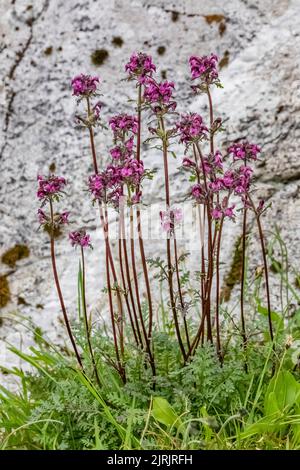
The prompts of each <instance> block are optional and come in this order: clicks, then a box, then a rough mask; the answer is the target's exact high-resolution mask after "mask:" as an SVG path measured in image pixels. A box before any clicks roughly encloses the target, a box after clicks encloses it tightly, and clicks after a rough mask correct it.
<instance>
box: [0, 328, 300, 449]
mask: <svg viewBox="0 0 300 470" xmlns="http://www.w3.org/2000/svg"><path fill="white" fill-rule="evenodd" d="M100 333H101V332H98V334H96V335H94V337H93V342H94V348H95V351H96V357H97V364H98V368H99V375H100V379H101V382H102V385H101V388H99V387H98V386H97V385H96V382H95V381H94V380H93V379H91V380H89V379H88V378H87V376H85V375H84V374H83V373H82V372H81V371H80V370H78V368H77V367H76V365H75V362H74V360H73V358H72V357H71V356H68V355H67V354H66V353H64V354H62V353H61V352H60V351H59V350H58V349H57V348H55V347H54V346H53V345H51V344H49V343H48V342H47V341H46V340H45V339H43V338H42V336H40V335H39V336H38V344H37V346H36V347H32V348H31V350H30V353H28V354H25V353H23V352H21V351H18V350H16V349H15V348H12V347H11V350H12V351H13V352H14V353H15V354H17V355H18V356H20V357H21V358H22V359H23V360H25V361H26V362H28V363H30V364H31V366H33V368H34V370H33V372H32V373H24V372H22V370H21V369H18V368H14V369H12V370H7V369H3V372H4V373H6V374H13V375H15V376H17V377H18V378H19V380H20V388H19V390H18V392H11V391H9V390H8V389H7V388H5V387H4V386H0V402H1V411H0V430H1V431H0V432H1V442H2V443H1V449H72V450H74V449H114V450H115V449H152V450H154V449H171V450H172V449H299V448H300V383H299V373H298V372H296V371H294V372H293V368H294V367H293V361H292V355H293V349H292V348H288V349H286V348H285V347H284V344H283V343H282V342H280V341H278V343H277V346H276V350H277V356H276V359H275V360H276V374H275V376H273V378H272V363H273V360H272V357H273V353H272V347H271V345H270V343H262V344H260V345H259V348H258V343H255V342H252V343H250V344H249V346H248V351H247V357H248V364H249V371H248V373H246V372H245V369H244V360H245V357H244V356H243V354H242V353H241V352H240V351H241V348H240V347H239V345H237V346H236V347H232V348H231V350H230V352H228V354H227V357H226V359H225V362H224V364H223V366H221V365H220V363H219V359H218V358H217V356H216V354H215V350H214V348H213V347H212V346H210V345H206V346H204V347H203V348H200V349H198V352H197V354H196V355H195V357H194V359H193V361H192V362H191V363H190V364H189V365H187V366H185V367H182V366H181V363H180V356H179V353H178V348H177V343H176V341H175V340H174V338H172V337H171V336H170V335H168V334H166V333H163V332H158V331H156V333H155V336H154V344H155V351H156V358H157V363H158V367H157V369H158V374H157V380H156V388H155V390H153V386H152V376H151V373H150V370H149V368H147V367H146V366H145V364H146V361H145V358H144V357H143V356H142V355H141V353H140V351H136V350H135V349H133V348H130V347H129V346H128V347H127V349H126V355H127V370H126V372H127V377H128V380H127V383H126V384H125V385H124V384H122V382H121V381H120V378H119V375H118V374H117V373H116V372H115V371H114V369H113V368H112V367H111V366H110V365H109V363H107V361H105V360H104V358H103V357H104V356H103V351H105V352H106V354H109V353H110V350H112V347H113V345H112V344H111V341H110V339H109V338H108V337H107V336H106V335H105V334H103V332H102V334H100ZM80 337H81V332H80V331H79V332H78V338H80ZM82 337H83V334H82ZM282 338H283V336H282ZM85 368H86V372H87V375H88V376H90V377H92V368H91V365H90V364H89V360H88V356H87V355H86V357H85Z"/></svg>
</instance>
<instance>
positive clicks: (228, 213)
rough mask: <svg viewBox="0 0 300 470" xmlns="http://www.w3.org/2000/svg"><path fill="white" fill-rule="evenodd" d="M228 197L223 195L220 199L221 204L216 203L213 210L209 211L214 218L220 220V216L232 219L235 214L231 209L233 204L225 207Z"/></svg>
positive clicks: (233, 206)
mask: <svg viewBox="0 0 300 470" xmlns="http://www.w3.org/2000/svg"><path fill="white" fill-rule="evenodd" d="M227 203H228V198H227V197H225V198H224V199H223V201H222V205H220V204H217V205H216V206H215V207H214V208H213V210H212V211H211V216H212V218H213V219H214V220H220V219H221V218H222V217H228V218H230V219H234V217H235V214H234V212H233V209H234V208H235V205H234V204H233V205H232V206H231V207H227Z"/></svg>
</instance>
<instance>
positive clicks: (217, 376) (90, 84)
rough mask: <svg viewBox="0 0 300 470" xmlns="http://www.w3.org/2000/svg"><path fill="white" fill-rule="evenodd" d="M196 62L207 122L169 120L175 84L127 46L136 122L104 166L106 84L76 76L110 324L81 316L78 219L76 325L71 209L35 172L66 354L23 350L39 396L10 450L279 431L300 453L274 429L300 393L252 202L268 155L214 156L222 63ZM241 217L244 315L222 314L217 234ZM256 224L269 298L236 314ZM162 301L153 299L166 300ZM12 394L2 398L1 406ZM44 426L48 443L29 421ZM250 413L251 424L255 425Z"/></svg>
mask: <svg viewBox="0 0 300 470" xmlns="http://www.w3.org/2000/svg"><path fill="white" fill-rule="evenodd" d="M189 65H190V69H191V80H192V83H193V85H192V86H191V90H192V93H194V94H195V95H198V94H202V95H205V96H206V97H207V103H208V116H206V117H204V116H202V115H200V114H197V113H190V112H187V110H185V111H184V112H182V113H181V112H179V111H178V103H177V101H176V97H175V90H176V87H175V84H174V83H173V82H169V81H163V82H159V81H158V80H157V79H156V78H155V73H156V66H155V65H154V63H153V61H152V58H151V57H150V56H148V55H146V54H144V53H134V54H133V55H132V56H131V57H130V60H129V62H128V63H127V64H126V65H125V71H126V74H127V80H128V83H129V84H131V85H132V87H133V89H134V90H135V99H134V100H133V101H134V103H135V105H134V109H133V113H132V114H128V113H121V114H117V115H115V116H112V117H111V118H110V119H109V121H108V125H109V127H110V129H111V132H112V145H111V148H110V150H109V158H108V162H107V164H106V165H104V166H103V164H101V166H100V165H99V158H98V154H97V149H96V145H95V138H94V133H95V131H96V130H100V131H101V129H103V128H105V123H104V119H103V117H102V113H101V101H100V100H99V88H100V78H99V77H92V76H89V75H85V74H81V75H78V76H76V77H74V78H73V80H72V82H71V87H72V91H73V95H74V96H75V97H76V98H77V104H78V108H79V110H78V112H77V114H76V120H77V123H79V124H80V125H81V126H82V127H83V128H84V129H85V130H86V135H87V138H88V139H89V142H90V151H91V161H92V164H93V173H92V174H90V175H88V174H87V176H86V188H87V192H88V193H89V195H90V197H91V201H92V205H93V206H94V207H96V208H97V213H98V216H99V219H100V225H101V229H102V231H103V242H102V246H101V247H96V246H94V248H95V249H94V255H95V259H96V258H97V252H98V248H99V249H103V250H104V252H105V268H106V273H105V291H106V294H107V306H108V307H107V310H108V314H109V315H108V316H109V320H110V325H109V331H108V333H105V332H104V330H103V329H100V331H99V328H93V325H94V323H93V321H92V319H91V316H90V312H89V310H88V303H87V299H86V283H87V282H88V279H86V259H85V251H86V250H87V249H90V248H92V240H91V236H90V234H88V233H87V232H86V230H85V229H83V228H81V227H80V226H79V227H77V228H76V230H73V231H71V232H70V233H69V239H70V243H71V244H72V246H74V247H75V248H77V250H78V252H79V257H80V271H79V302H78V305H79V307H80V308H79V310H80V315H79V318H80V321H79V323H72V322H71V321H70V316H69V313H68V310H67V307H66V304H65V300H64V294H63V289H62V287H61V283H60V279H59V274H58V269H57V259H56V243H58V241H57V237H56V236H55V233H57V231H58V230H59V229H60V227H61V226H62V225H68V223H69V216H70V213H69V211H68V210H63V211H61V210H60V208H59V207H60V205H61V202H62V201H63V200H64V201H65V196H66V194H65V189H66V187H67V185H68V183H69V181H67V179H66V178H64V177H62V176H57V175H55V174H49V175H39V176H38V191H37V197H38V200H39V201H40V208H39V209H38V217H39V223H40V226H42V227H44V228H46V229H47V232H48V233H49V235H50V252H51V262H52V270H53V276H54V282H55V286H56V290H57V294H58V300H59V303H60V306H61V311H62V314H63V319H64V323H65V327H66V331H67V335H68V340H69V344H70V346H71V347H72V351H73V353H70V357H66V353H65V354H63V355H62V354H61V353H59V352H57V351H53V346H51V345H49V343H47V341H45V340H44V339H43V338H42V337H40V341H39V348H40V349H39V351H37V349H36V348H33V349H32V354H31V355H25V354H23V353H21V352H18V351H16V350H14V352H16V353H17V354H19V355H20V354H21V355H22V357H23V358H24V359H25V360H27V361H29V362H30V363H31V364H33V365H34V366H35V367H37V369H39V372H40V373H39V375H38V376H32V377H31V376H30V377H28V376H26V378H25V375H24V374H23V373H21V372H20V375H21V377H22V380H23V381H25V382H24V383H26V384H28V385H26V387H27V388H28V387H29V389H31V399H32V402H31V403H33V406H31V405H30V406H29V408H26V412H24V415H23V418H22V419H21V420H22V421H24V420H25V421H26V420H28V419H29V421H30V423H32V426H31V424H30V426H29V428H28V429H26V431H24V432H25V434H24V432H23V431H22V433H21V436H22V439H21V438H20V440H19V441H18V437H17V436H19V435H20V434H19V432H17V431H15V429H16V426H17V423H16V424H14V425H12V426H11V427H10V426H9V425H8V423H7V421H5V417H4V421H3V422H5V425H4V426H3V427H4V428H5V436H6V440H5V443H6V444H5V445H11V446H16V445H18V444H16V443H17V442H19V445H22V446H25V447H26V446H27V444H26V442H30V444H28V447H29V448H32V446H33V448H34V446H35V445H37V447H38V448H41V447H42V448H49V446H50V447H51V446H52V445H53V446H54V447H55V448H151V447H153V448H185V447H186V448H202V447H207V448H222V447H224V448H230V447H235V448H244V446H245V445H249V446H250V444H249V442H250V441H251V437H252V436H254V435H256V434H257V433H259V432H265V430H266V429H267V427H268V426H271V428H272V425H274V439H275V441H276V440H277V439H278V443H277V444H278V445H277V444H276V445H277V446H278V448H281V446H282V440H281V439H282V436H283V435H291V436H292V442H293V446H297V445H298V440H299V439H298V438H299V432H298V430H297V429H298V428H297V426H299V424H298V421H297V419H298V418H297V419H296V418H295V420H292V422H289V423H286V424H284V425H283V424H282V423H281V421H280V420H281V419H283V415H282V414H281V412H283V413H287V415H288V413H295V415H297V413H298V410H299V406H300V401H299V400H300V398H299V397H300V393H299V388H300V384H299V383H298V382H297V381H296V379H295V378H294V375H293V374H292V372H290V371H289V368H291V367H292V368H294V373H296V368H297V360H296V361H295V354H294V356H293V360H291V358H288V352H287V349H288V348H290V346H291V344H292V343H293V341H292V342H291V344H290V345H289V346H288V347H287V346H286V345H285V343H284V335H285V333H286V329H285V328H286V326H285V325H284V324H283V320H281V319H280V317H279V316H277V314H275V313H274V312H273V311H272V310H271V302H270V288H269V271H268V260H267V256H268V253H267V250H266V240H265V236H264V232H263V227H262V216H263V214H264V213H265V212H266V210H267V207H266V205H265V202H264V201H263V200H257V198H256V196H255V185H254V168H253V163H255V162H256V161H257V160H258V158H259V156H260V153H261V148H260V147H259V146H258V145H257V144H256V143H250V142H248V141H246V140H244V141H241V142H240V141H236V142H233V143H229V144H228V145H227V150H226V151H225V152H224V151H221V149H220V147H219V134H220V133H221V132H222V130H223V125H222V119H221V118H220V117H219V116H217V115H216V112H215V110H214V104H213V100H212V94H211V91H212V89H213V87H219V88H222V85H221V82H220V79H219V73H218V57H217V56H216V55H215V54H211V55H210V56H203V57H196V56H193V57H191V58H190V59H189ZM145 129H146V130H147V134H148V135H147V139H146V143H147V144H148V146H150V145H151V146H152V147H153V148H155V150H156V152H158V153H160V155H161V166H162V169H163V174H164V194H163V195H162V196H163V198H164V207H163V210H161V211H160V212H159V218H160V223H161V231H162V235H163V234H164V237H165V255H164V256H162V257H156V258H148V257H147V253H149V252H150V249H151V240H150V241H149V240H148V239H147V240H145V239H144V236H143V221H142V217H141V209H142V208H143V204H144V200H145V196H146V192H147V180H149V179H152V178H155V172H154V171H153V169H152V168H145V165H144V162H143V154H142V135H144V133H145ZM175 145H180V146H181V148H182V153H183V154H184V157H183V160H182V162H181V164H180V169H181V172H182V174H183V176H184V177H185V180H186V201H190V202H192V204H193V205H194V206H195V208H196V212H197V224H198V225H197V227H198V228H197V231H198V240H199V242H198V243H199V250H198V254H199V256H198V260H197V264H198V266H199V270H198V275H197V276H195V279H194V278H192V277H191V275H190V274H189V272H188V271H186V269H185V265H186V263H187V262H188V254H187V253H180V251H179V248H178V239H177V233H178V229H179V226H180V224H182V223H184V220H183V213H182V211H181V209H180V208H179V207H178V202H177V201H176V200H173V199H172V197H171V187H172V183H173V178H172V175H171V174H170V171H169V158H170V156H174V150H173V149H174V146H175ZM111 210H113V211H115V212H116V214H117V220H118V229H119V236H118V243H117V249H116V250H113V248H112V243H111V236H110V217H109V214H110V211H111ZM239 217H241V219H242V226H243V231H242V236H241V240H240V250H239V276H238V277H239V279H240V301H239V304H240V308H239V311H240V317H239V318H237V317H234V318H233V317H232V315H231V314H230V312H229V311H228V310H227V309H225V308H224V307H223V305H222V300H223V297H222V292H221V286H220V283H221V276H220V266H221V263H222V259H223V246H222V240H223V233H224V225H225V224H226V223H233V222H235V221H236V220H237V219H238V218H239ZM249 217H252V218H253V219H254V220H255V222H256V227H257V231H258V235H259V241H260V245H259V247H258V248H259V251H260V253H261V258H262V262H263V270H262V273H261V274H262V275H261V276H260V282H261V278H262V276H263V277H264V285H265V291H266V292H265V296H263V298H265V299H266V305H264V301H263V300H262V299H261V296H260V297H259V296H258V295H257V297H256V300H257V302H256V305H255V306H254V310H256V311H258V313H260V314H261V316H260V317H258V318H257V315H254V318H253V319H251V322H250V321H249V322H247V318H246V315H245V312H244V310H245V309H244V304H245V298H246V295H247V293H248V290H247V289H248V286H247V283H246V266H247V240H248V233H247V220H248V218H249ZM127 226H129V236H128V234H127V232H126V227H127ZM135 234H137V239H135V236H134V235H135ZM146 241H147V242H148V243H149V244H150V246H148V245H147V243H146ZM95 262H96V261H95ZM282 279H283V278H282ZM282 282H283V281H282ZM256 287H257V286H256ZM157 292H161V293H162V295H161V299H160V300H158V299H157ZM259 292H260V291H259ZM257 293H258V290H256V294H257ZM100 294H101V291H100V286H99V295H100ZM266 320H267V321H266ZM274 325H275V326H274ZM253 338H255V339H253ZM276 341H277V343H276ZM258 347H259V349H258ZM41 351H42V352H41ZM74 360H76V361H77V367H76V366H75V364H74ZM41 364H42V365H41ZM286 364H288V365H287V370H286V369H285V365H286ZM283 365H284V367H283ZM278 381H279V382H278ZM280 381H281V382H282V383H283V384H285V385H284V386H286V387H291V389H292V390H293V392H291V393H292V396H293V399H291V400H290V401H289V402H288V403H287V402H286V401H284V400H287V399H283V398H282V395H281V392H280V387H279V385H278V383H281V382H280ZM45 383H47V386H45ZM44 390H50V395H48V396H45V392H44ZM289 390H290V389H289ZM6 393H7V392H6V391H4V392H3V395H2V400H4V402H5V401H6V400H7V397H6ZM47 393H48V392H47ZM276 394H277V395H276ZM0 399H1V397H0ZM26 399H27V398H26V397H25V396H24V395H23V398H22V397H21V398H20V401H19V402H18V403H19V404H18V403H16V406H25V405H24V403H25V402H24V400H25V401H26ZM263 400H265V402H264V403H263ZM268 400H269V401H268ZM282 400H283V401H284V403H283V402H282ZM26 406H27V405H26ZM281 407H283V409H282V408H281ZM85 410H88V411H85ZM283 410H284V411H283ZM271 411H274V416H273V418H274V422H273V421H272V423H271V422H270V414H271V415H272V413H271ZM256 413H257V415H256ZM287 415H284V416H285V417H286V416H287ZM293 416H294V415H293ZM80 417H82V418H83V419H80ZM48 419H49V425H47V430H46V431H45V433H44V435H45V440H44V441H43V442H44V444H41V434H40V433H41V427H40V424H38V423H39V422H41V423H42V422H44V420H48ZM257 420H259V423H260V425H259V426H258V428H259V431H258V430H257V429H258V428H257V427H256V428H255V426H256V424H254V423H255V422H256V421H257ZM279 421H280V423H281V424H280V425H278V422H279ZM270 423H271V424H270ZM291 423H292V424H291ZM19 424H20V425H21V422H19ZM36 425H37V427H36ZM252 425H253V426H254V427H251V426H252ZM278 426H279V427H278ZM293 426H294V427H293ZM295 426H296V427H295ZM271 428H268V429H271ZM249 429H250V431H249ZM272 429H273V428H272ZM278 432H279V434H278ZM164 433H165V434H164ZM289 433H291V434H289ZM24 436H25V437H24ZM54 436H55V439H54ZM166 436H167V437H166ZM297 436H298V437H297ZM249 439H250V441H249ZM21 442H22V444H20V443H21ZM54 442H55V443H54ZM245 442H248V444H245ZM251 445H252V444H251ZM274 445H275V444H274ZM43 446H44V447H43ZM266 446H267V444H266ZM263 448H265V443H264V445H263Z"/></svg>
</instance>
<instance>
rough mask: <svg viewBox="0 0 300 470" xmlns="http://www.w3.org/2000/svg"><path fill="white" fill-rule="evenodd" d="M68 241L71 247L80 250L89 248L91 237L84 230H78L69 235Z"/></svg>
mask: <svg viewBox="0 0 300 470" xmlns="http://www.w3.org/2000/svg"><path fill="white" fill-rule="evenodd" d="M69 239H70V241H71V245H72V246H75V247H76V246H80V247H82V248H86V247H91V246H92V245H91V237H90V235H88V234H87V233H86V231H85V230H83V229H82V230H78V231H75V232H70V233H69Z"/></svg>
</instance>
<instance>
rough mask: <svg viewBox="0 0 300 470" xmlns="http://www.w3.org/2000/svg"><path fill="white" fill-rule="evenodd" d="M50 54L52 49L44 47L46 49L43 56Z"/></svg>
mask: <svg viewBox="0 0 300 470" xmlns="http://www.w3.org/2000/svg"><path fill="white" fill-rule="evenodd" d="M52 52H53V47H52V46H49V47H46V49H44V54H45V55H51V54H52Z"/></svg>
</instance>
